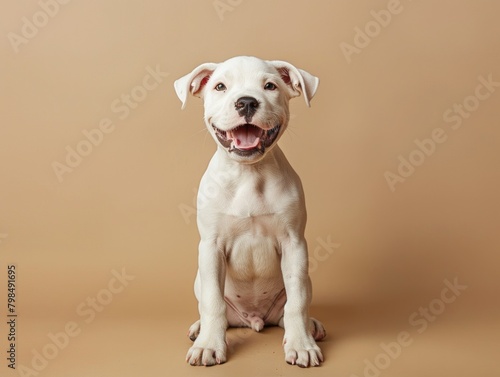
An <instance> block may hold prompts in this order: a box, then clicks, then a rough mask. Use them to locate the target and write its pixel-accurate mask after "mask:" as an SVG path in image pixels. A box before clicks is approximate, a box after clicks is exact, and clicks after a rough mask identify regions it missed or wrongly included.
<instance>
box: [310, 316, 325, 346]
mask: <svg viewBox="0 0 500 377" xmlns="http://www.w3.org/2000/svg"><path fill="white" fill-rule="evenodd" d="M309 322H310V325H309V327H310V329H311V334H312V336H313V338H314V340H316V341H320V340H323V339H324V338H325V337H326V330H325V327H324V326H323V324H322V323H321V322H320V321H318V320H317V319H316V318H312V317H311V318H310V319H309Z"/></svg>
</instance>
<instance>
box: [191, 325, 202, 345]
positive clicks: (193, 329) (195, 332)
mask: <svg viewBox="0 0 500 377" xmlns="http://www.w3.org/2000/svg"><path fill="white" fill-rule="evenodd" d="M200 327H201V322H200V320H197V321H196V322H195V323H193V324H192V325H191V327H190V328H189V331H188V337H189V339H191V340H192V341H193V342H194V341H195V340H196V338H198V335H200Z"/></svg>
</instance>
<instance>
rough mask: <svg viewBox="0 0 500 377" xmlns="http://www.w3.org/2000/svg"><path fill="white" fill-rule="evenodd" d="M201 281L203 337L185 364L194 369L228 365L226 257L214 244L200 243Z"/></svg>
mask: <svg viewBox="0 0 500 377" xmlns="http://www.w3.org/2000/svg"><path fill="white" fill-rule="evenodd" d="M198 269H199V275H198V277H197V279H198V278H199V279H200V281H198V282H197V288H198V289H197V290H198V294H197V295H198V301H199V303H198V308H199V312H200V322H201V328H200V334H199V335H198V337H197V338H196V340H195V342H194V344H193V346H192V347H191V348H190V349H189V351H188V353H187V356H186V361H187V362H189V364H191V365H214V364H222V363H224V362H225V361H226V349H227V347H226V342H225V335H226V329H227V318H226V303H225V301H224V281H225V276H226V264H225V259H224V253H223V251H222V250H219V249H218V247H217V244H216V243H215V242H214V241H204V240H202V241H201V242H200V246H199V255H198Z"/></svg>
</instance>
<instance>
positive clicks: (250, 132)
mask: <svg viewBox="0 0 500 377" xmlns="http://www.w3.org/2000/svg"><path fill="white" fill-rule="evenodd" d="M318 84H319V79H318V78H317V77H314V76H312V75H311V74H309V73H307V72H305V71H303V70H301V69H297V68H295V67H294V66H293V65H291V64H290V63H287V62H282V61H264V60H260V59H257V58H254V57H246V56H239V57H235V58H232V59H229V60H226V61H225V62H223V63H219V64H216V63H205V64H202V65H200V66H198V67H196V68H195V69H194V70H193V71H192V72H191V73H189V74H187V75H186V76H184V77H181V78H180V79H179V80H177V81H175V91H176V93H177V96H178V97H179V99H180V100H181V101H182V108H184V106H185V104H186V100H187V97H188V95H189V94H192V95H194V96H196V97H200V98H202V99H203V100H204V104H205V123H206V125H207V128H208V130H209V132H210V134H211V135H212V137H213V138H214V140H215V141H216V143H217V144H218V145H219V147H220V148H222V149H223V150H225V152H226V153H227V154H228V155H229V157H230V158H232V159H234V160H236V161H238V162H243V163H254V162H257V161H259V160H261V159H262V158H263V157H264V156H265V154H266V153H267V152H268V151H269V150H271V149H272V148H273V146H274V145H276V143H277V141H278V139H279V138H280V137H281V135H282V134H283V132H284V131H285V129H286V127H287V125H288V119H289V112H288V101H289V100H290V98H293V97H296V96H299V95H300V94H301V93H302V94H303V95H304V99H305V101H306V104H307V105H308V106H309V102H310V100H311V99H312V97H313V96H314V94H315V92H316V89H317V88H318Z"/></svg>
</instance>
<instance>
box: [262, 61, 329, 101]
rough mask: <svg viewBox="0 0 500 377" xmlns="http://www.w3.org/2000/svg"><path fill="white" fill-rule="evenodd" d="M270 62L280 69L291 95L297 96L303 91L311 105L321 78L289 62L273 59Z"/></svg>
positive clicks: (305, 98)
mask: <svg viewBox="0 0 500 377" xmlns="http://www.w3.org/2000/svg"><path fill="white" fill-rule="evenodd" d="M269 63H271V64H272V65H273V66H274V67H275V68H276V69H277V70H278V72H279V74H280V75H281V78H282V79H283V81H284V82H285V84H287V85H288V87H289V88H290V89H291V91H290V92H291V93H290V94H291V96H292V97H297V96H299V95H300V94H301V93H302V94H303V95H304V100H305V101H306V105H307V106H311V105H310V101H311V99H312V98H313V97H314V94H315V93H316V90H317V89H318V85H319V79H318V78H317V77H316V76H313V75H311V74H310V73H308V72H306V71H304V70H302V69H299V68H295V66H293V65H292V64H290V63H287V62H283V61H279V60H273V61H270V62H269Z"/></svg>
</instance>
